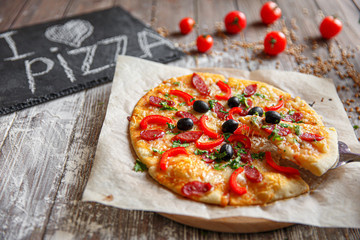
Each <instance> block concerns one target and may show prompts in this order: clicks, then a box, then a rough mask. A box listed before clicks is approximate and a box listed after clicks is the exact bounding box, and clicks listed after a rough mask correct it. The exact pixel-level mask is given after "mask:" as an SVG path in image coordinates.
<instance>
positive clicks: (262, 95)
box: [254, 93, 266, 99]
mask: <svg viewBox="0 0 360 240" xmlns="http://www.w3.org/2000/svg"><path fill="white" fill-rule="evenodd" d="M254 96H257V97H261V98H262V99H266V96H265V95H264V94H261V93H255V94H254Z"/></svg>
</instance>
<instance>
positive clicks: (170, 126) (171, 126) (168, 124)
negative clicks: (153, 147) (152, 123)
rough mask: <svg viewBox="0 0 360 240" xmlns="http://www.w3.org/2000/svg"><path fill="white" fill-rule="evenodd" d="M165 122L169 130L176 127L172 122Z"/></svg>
mask: <svg viewBox="0 0 360 240" xmlns="http://www.w3.org/2000/svg"><path fill="white" fill-rule="evenodd" d="M166 124H167V126H168V128H169V129H170V130H172V129H174V128H175V127H176V126H175V125H174V124H171V123H168V122H167V123H166Z"/></svg>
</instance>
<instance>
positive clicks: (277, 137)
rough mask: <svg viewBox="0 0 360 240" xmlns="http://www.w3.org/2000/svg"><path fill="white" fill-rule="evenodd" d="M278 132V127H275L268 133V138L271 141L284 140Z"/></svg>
mask: <svg viewBox="0 0 360 240" xmlns="http://www.w3.org/2000/svg"><path fill="white" fill-rule="evenodd" d="M278 133H279V129H278V128H276V127H275V128H274V130H273V131H272V132H271V134H270V135H269V137H268V139H269V140H273V141H282V140H284V139H283V138H282V137H281V136H280V135H279V134H278Z"/></svg>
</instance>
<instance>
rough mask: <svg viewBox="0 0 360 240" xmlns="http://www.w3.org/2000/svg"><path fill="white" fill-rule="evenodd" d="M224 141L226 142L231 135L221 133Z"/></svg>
mask: <svg viewBox="0 0 360 240" xmlns="http://www.w3.org/2000/svg"><path fill="white" fill-rule="evenodd" d="M223 136H224V138H225V141H228V138H229V137H230V136H231V133H223Z"/></svg>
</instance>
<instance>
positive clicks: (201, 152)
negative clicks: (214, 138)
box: [194, 149, 209, 155]
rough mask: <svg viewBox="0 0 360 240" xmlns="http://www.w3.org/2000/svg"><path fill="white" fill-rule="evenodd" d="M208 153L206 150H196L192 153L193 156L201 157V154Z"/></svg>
mask: <svg viewBox="0 0 360 240" xmlns="http://www.w3.org/2000/svg"><path fill="white" fill-rule="evenodd" d="M208 153H209V152H208V151H207V150H200V149H196V150H195V151H194V154H195V155H203V154H208Z"/></svg>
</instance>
